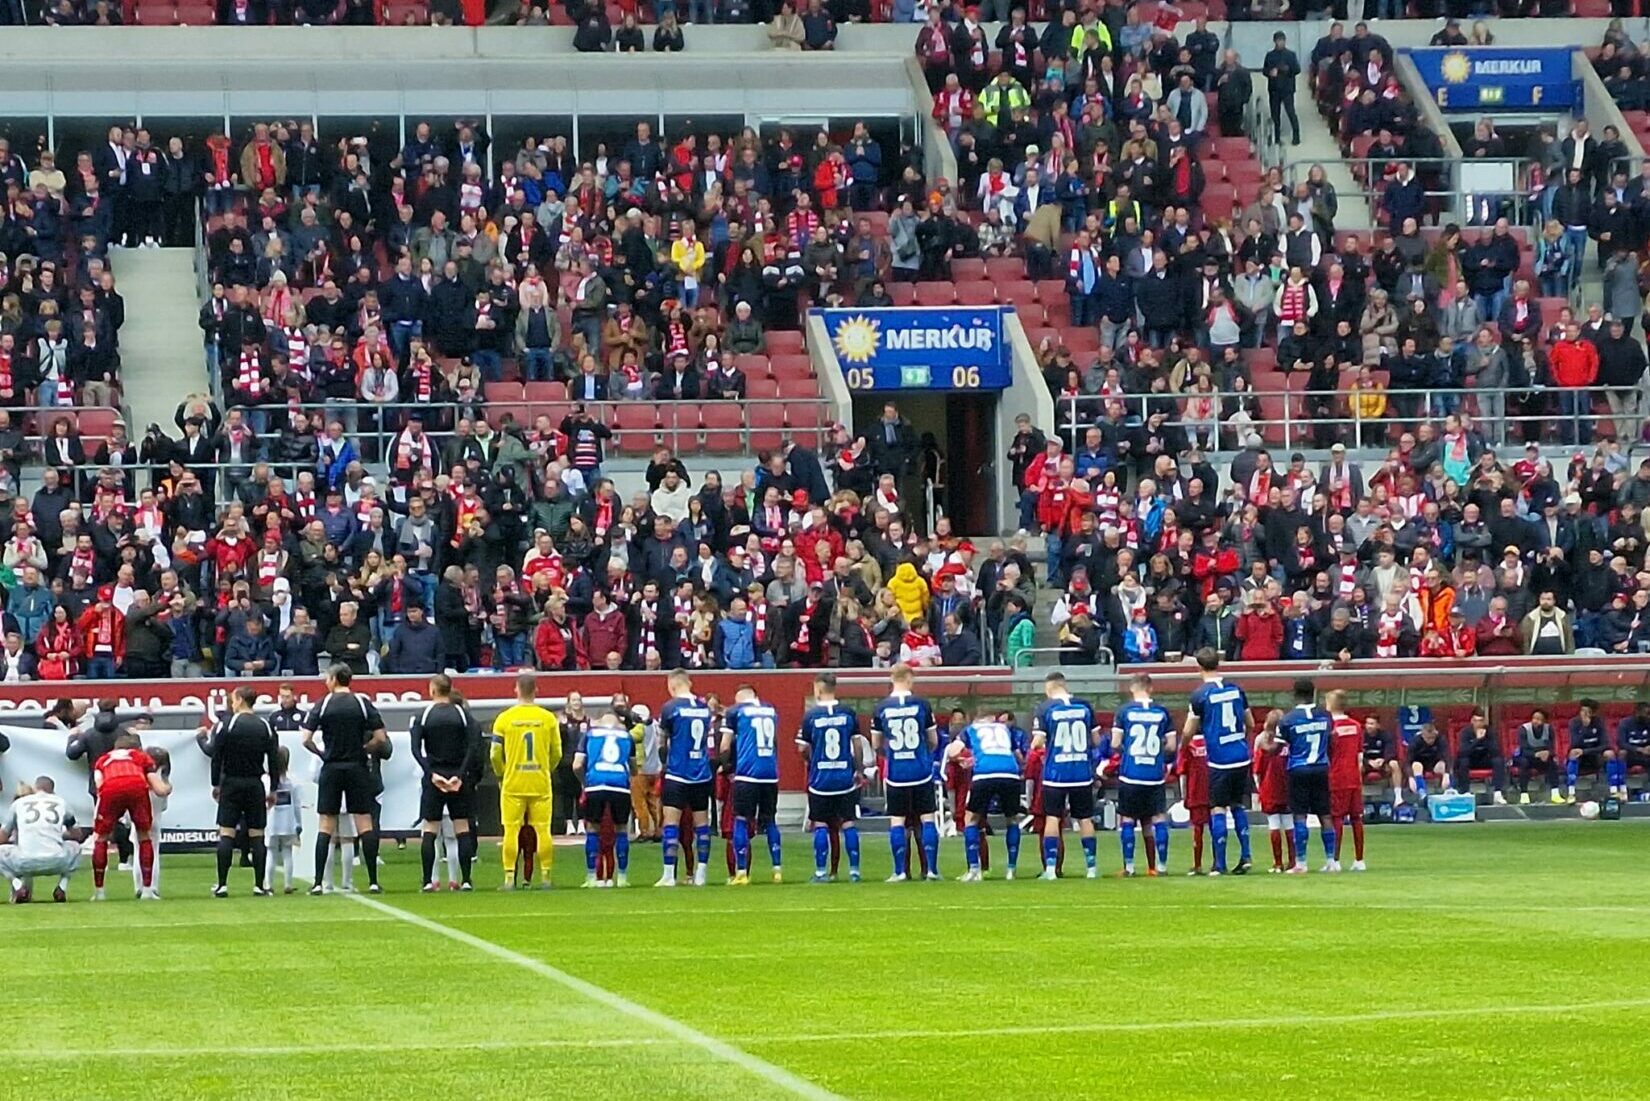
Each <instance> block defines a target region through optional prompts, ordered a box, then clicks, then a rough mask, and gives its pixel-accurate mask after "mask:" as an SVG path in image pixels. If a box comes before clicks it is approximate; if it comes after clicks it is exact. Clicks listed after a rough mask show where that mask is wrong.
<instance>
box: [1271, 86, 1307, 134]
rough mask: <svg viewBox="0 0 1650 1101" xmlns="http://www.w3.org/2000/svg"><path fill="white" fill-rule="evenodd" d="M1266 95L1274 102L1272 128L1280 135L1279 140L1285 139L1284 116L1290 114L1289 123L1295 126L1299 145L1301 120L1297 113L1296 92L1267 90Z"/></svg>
mask: <svg viewBox="0 0 1650 1101" xmlns="http://www.w3.org/2000/svg"><path fill="white" fill-rule="evenodd" d="M1266 95H1267V98H1268V99H1269V100H1270V101H1271V104H1272V129H1273V131H1274V132H1276V134H1277V135H1278V140H1279V141H1282V140H1283V119H1282V116H1283V115H1288V116H1289V125H1290V126H1293V127H1294V128H1295V144H1296V145H1299V144H1300V142H1301V120H1300V116H1299V115H1297V114H1295V93H1294V92H1293V91H1289V92H1267V93H1266Z"/></svg>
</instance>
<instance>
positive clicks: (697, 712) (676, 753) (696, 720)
mask: <svg viewBox="0 0 1650 1101" xmlns="http://www.w3.org/2000/svg"><path fill="white" fill-rule="evenodd" d="M714 725H715V719H714V718H713V717H712V716H711V713H710V706H709V705H708V704H706V703H705V701H704V700H702V699H700V698H699V697H697V696H681V697H674V698H672V699H670V700H668V701H667V702H666V703H665V706H664V707H663V708H662V709H661V710H660V712H659V729H660V730H662V731H664V732H665V735H666V737H667V738H668V739H669V742H670V750H669V753H670V758H669V760H667V761H666V762H665V779H667V780H675V781H676V782H677V783H679V784H703V783H708V782H709V781H710V779H711V756H712V753H711V750H712V746H713V742H714V739H713V738H712V737H711V728H712V727H713V726H714Z"/></svg>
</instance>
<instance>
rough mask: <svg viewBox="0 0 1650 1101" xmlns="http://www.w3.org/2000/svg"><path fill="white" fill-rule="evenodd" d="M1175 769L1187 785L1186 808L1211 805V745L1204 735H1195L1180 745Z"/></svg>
mask: <svg viewBox="0 0 1650 1101" xmlns="http://www.w3.org/2000/svg"><path fill="white" fill-rule="evenodd" d="M1175 769H1176V770H1177V771H1178V772H1179V773H1180V775H1181V776H1182V777H1183V778H1184V780H1185V783H1186V800H1185V801H1186V806H1187V807H1206V806H1208V805H1209V744H1208V743H1207V742H1205V741H1204V740H1203V735H1202V734H1194V735H1192V736H1191V737H1190V738H1188V739H1186V740H1185V741H1184V742H1182V743H1181V745H1180V753H1179V755H1178V757H1177V758H1176V760H1175Z"/></svg>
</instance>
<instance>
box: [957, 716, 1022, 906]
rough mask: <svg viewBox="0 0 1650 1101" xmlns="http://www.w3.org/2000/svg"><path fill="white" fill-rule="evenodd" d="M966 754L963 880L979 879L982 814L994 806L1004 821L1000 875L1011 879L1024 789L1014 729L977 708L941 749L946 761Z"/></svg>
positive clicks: (1019, 753) (980, 872) (1016, 849)
mask: <svg viewBox="0 0 1650 1101" xmlns="http://www.w3.org/2000/svg"><path fill="white" fill-rule="evenodd" d="M964 753H968V754H969V755H970V756H972V757H973V758H974V771H973V777H972V779H971V781H970V783H969V787H968V824H967V825H966V826H964V827H963V845H964V848H965V849H966V850H967V853H968V871H966V872H964V873H963V877H962V881H963V882H964V883H978V882H980V880H981V879H983V878H984V873H983V872H982V871H981V867H982V862H981V858H980V854H981V851H982V848H981V846H982V844H983V832H984V830H985V823H986V818H987V816H988V815H990V813H991V810H992V808H993V807H995V808H996V809H997V813H999V814H1001V815H1002V816H1003V818H1004V819H1005V821H1006V822H1007V825H1006V827H1005V830H1004V837H1003V839H1004V841H1005V842H1006V844H1007V848H1008V871H1007V872H1006V874H1005V876H1004V878H1006V879H1013V878H1014V866H1015V864H1017V863H1018V862H1019V860H1020V814H1021V813H1022V811H1023V809H1024V808H1023V803H1022V798H1021V797H1022V796H1023V795H1024V793H1025V763H1026V757H1025V750H1024V748H1023V747H1022V746H1019V745H1016V744H1015V742H1014V731H1013V729H1012V728H1011V727H1009V725H1008V724H1007V723H1005V722H1003V721H1002V719H1001V718H1000V717H998V716H995V715H992V714H989V713H987V712H983V711H982V712H981V713H980V714H979V716H978V717H977V718H975V720H974V721H973V723H971V724H970V725H969V726H968V727H966V728H965V729H963V730H962V731H961V733H960V734H959V735H956V736H954V737H953V739H952V741H951V744H950V745H948V746H946V747H945V754H946V759H947V760H950V759H952V758H957V757H961V756H962V755H963V754H964Z"/></svg>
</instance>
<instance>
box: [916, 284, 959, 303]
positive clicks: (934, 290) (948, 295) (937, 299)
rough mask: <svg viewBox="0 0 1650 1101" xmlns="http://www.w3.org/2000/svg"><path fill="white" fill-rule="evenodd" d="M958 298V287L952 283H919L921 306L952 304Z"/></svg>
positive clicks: (918, 293)
mask: <svg viewBox="0 0 1650 1101" xmlns="http://www.w3.org/2000/svg"><path fill="white" fill-rule="evenodd" d="M956 300H957V288H956V286H955V284H952V283H918V284H917V302H916V304H917V305H919V306H950V305H952V304H953V303H955V302H956Z"/></svg>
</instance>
